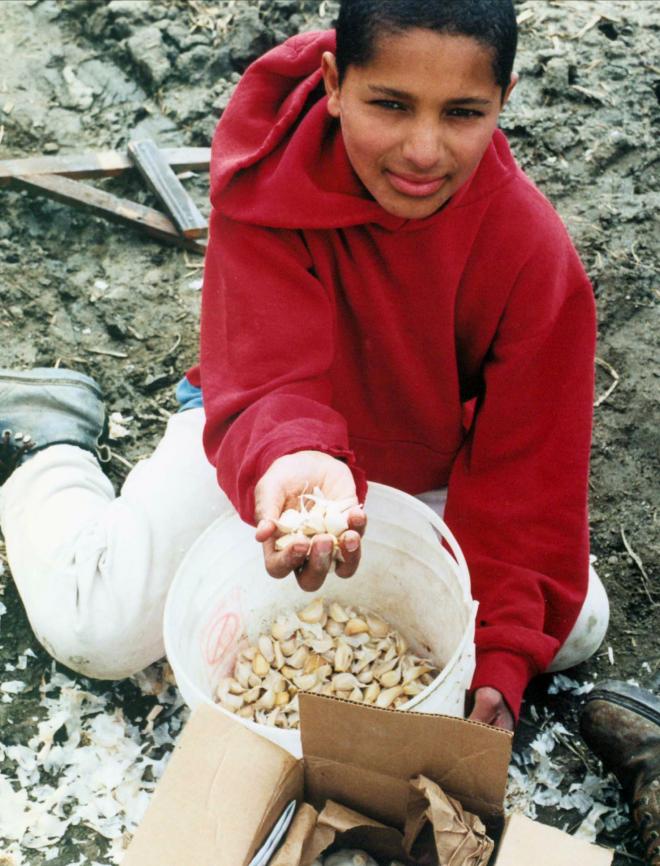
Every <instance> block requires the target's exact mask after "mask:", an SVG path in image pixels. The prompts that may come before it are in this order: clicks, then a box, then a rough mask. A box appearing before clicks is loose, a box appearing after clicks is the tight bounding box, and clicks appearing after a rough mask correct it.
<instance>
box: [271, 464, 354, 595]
mask: <svg viewBox="0 0 660 866" xmlns="http://www.w3.org/2000/svg"><path fill="white" fill-rule="evenodd" d="M314 487H320V488H321V490H322V491H323V494H324V496H326V497H327V498H328V499H333V500H353V501H354V502H355V507H354V508H351V510H350V511H349V512H348V515H347V520H348V529H347V530H346V531H345V532H344V533H342V535H341V536H340V538H339V547H340V550H341V554H342V557H343V559H344V561H343V562H339V561H338V562H337V563H336V566H335V573H336V574H337V575H338V576H339V577H351V576H352V575H353V574H355V571H356V569H357V567H358V564H359V562H360V552H361V551H360V539H361V536H362V535H363V534H364V530H365V528H366V525H367V518H366V515H365V514H364V511H363V510H362V509H361V508H360V507H359V506H358V500H357V495H356V492H355V482H354V480H353V475H352V473H351V470H350V469H349V468H348V466H347V465H346V464H345V463H343V462H342V461H341V460H337V459H336V458H335V457H331V456H330V455H329V454H325V453H323V452H322V451H298V452H296V453H295V454H287V455H285V456H284V457H279V458H278V459H277V460H275V461H274V462H273V463H272V464H271V466H270V467H269V469H268V470H267V471H266V472H265V473H264V475H263V476H262V477H261V479H260V480H259V482H258V484H257V486H256V488H255V518H256V520H257V522H258V523H257V532H256V536H255V537H256V539H257V541H259V542H261V543H262V544H263V549H264V561H265V564H266V570H267V571H268V573H269V574H270V575H271V577H275V578H282V577H286V576H287V574H289V573H290V572H291V571H293V572H295V575H296V578H297V580H298V583H299V584H300V587H301V589H304V590H307V591H308V592H314V591H315V590H317V589H318V588H319V587H320V586H321V585H322V584H323V581H324V580H325V578H326V576H327V574H328V572H329V570H330V567H331V565H332V562H333V548H334V537H333V536H332V535H330V534H328V533H323V534H319V535H315V536H313V538H311V539H309V540H306V541H305V542H302V541H301V542H300V543H298V542H296V543H294V544H290V545H289V546H288V547H285V548H284V550H281V551H280V550H276V548H275V537H276V535H277V527H276V525H275V520H277V519H278V518H279V516H280V515H281V514H282V512H283V511H285V510H286V509H287V508H294V509H298V508H299V505H300V500H299V496H300V494H301V493H303V492H309V491H311V490H312V489H313V488H314Z"/></svg>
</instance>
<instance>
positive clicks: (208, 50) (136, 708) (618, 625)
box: [0, 0, 660, 866]
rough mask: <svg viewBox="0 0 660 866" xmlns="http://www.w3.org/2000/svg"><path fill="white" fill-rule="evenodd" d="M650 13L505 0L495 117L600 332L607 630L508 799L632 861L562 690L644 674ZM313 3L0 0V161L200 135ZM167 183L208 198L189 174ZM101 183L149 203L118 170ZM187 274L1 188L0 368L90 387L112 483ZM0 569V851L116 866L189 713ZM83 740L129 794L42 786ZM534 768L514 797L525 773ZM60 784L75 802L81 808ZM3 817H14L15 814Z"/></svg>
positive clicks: (596, 466) (598, 544) (175, 323)
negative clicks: (40, 614) (590, 300)
mask: <svg viewBox="0 0 660 866" xmlns="http://www.w3.org/2000/svg"><path fill="white" fill-rule="evenodd" d="M654 6H655V4H654V3H650V2H643V0H641V2H638V0H630V2H623V0H622V2H607V0H594V2H583V0H562V2H551V0H531V2H524V3H519V4H518V13H519V18H520V29H521V33H520V52H519V57H518V61H517V69H518V72H519V73H520V76H521V81H520V84H519V86H518V88H517V91H516V93H515V96H514V98H513V100H512V102H511V104H510V106H509V107H508V108H507V110H506V112H505V113H504V115H503V117H502V126H503V127H504V129H505V130H506V132H507V134H508V135H509V138H510V141H511V143H512V146H513V149H514V151H515V153H516V155H517V157H518V159H519V161H520V162H521V164H522V165H523V167H524V168H525V169H526V170H527V171H528V172H529V174H530V175H531V177H532V178H533V179H534V180H535V181H536V183H537V184H538V185H539V186H540V188H541V189H542V190H543V192H544V193H545V194H546V195H547V196H548V197H549V198H550V199H551V200H552V201H553V203H554V204H555V205H556V207H557V208H558V210H559V211H560V213H561V214H562V216H563V218H564V220H565V221H566V223H567V225H568V227H569V229H570V231H571V233H572V236H573V238H574V240H575V243H576V245H577V247H578V249H579V251H580V253H581V256H582V258H583V261H584V262H585V265H586V268H587V270H588V272H589V275H590V277H591V279H592V281H593V285H594V290H595V294H596V299H597V303H598V310H599V321H600V325H599V335H600V342H599V349H598V356H599V361H598V365H597V369H596V374H597V396H598V405H597V407H596V409H595V432H594V445H593V459H592V479H591V524H592V545H593V553H594V554H595V555H596V556H597V558H598V560H597V569H598V570H599V572H600V574H601V576H602V578H603V581H604V583H605V585H606V587H607V590H608V592H609V595H610V599H611V606H612V618H611V626H610V631H609V634H608V637H607V639H606V643H605V645H604V646H603V648H602V650H601V651H600V652H599V653H598V655H597V656H596V657H595V658H594V659H593V660H592V661H590V662H589V663H588V664H585V665H582V666H581V667H580V668H578V669H576V670H575V671H572V672H570V676H571V678H572V682H571V681H568V682H565V681H563V680H559V681H558V680H557V679H556V678H555V679H554V680H551V678H549V677H548V678H541V679H540V680H538V681H537V682H536V683H534V684H533V685H532V687H531V688H530V690H529V692H528V695H527V701H526V703H525V707H524V711H523V716H522V721H521V724H520V726H519V729H518V732H517V735H516V741H515V753H516V756H517V763H516V766H517V767H518V772H517V775H516V774H514V775H515V778H514V779H512V786H513V787H514V788H517V789H518V795H517V797H516V796H514V797H513V799H512V802H514V801H515V802H517V804H518V807H519V808H520V807H521V805H520V804H521V803H522V807H523V808H525V809H526V810H527V811H528V812H530V813H532V814H533V813H536V814H538V815H539V817H541V818H542V819H543V820H545V821H546V822H548V823H553V824H555V825H557V826H560V827H563V828H565V829H569V830H571V831H574V830H576V828H582V830H585V827H584V826H583V825H584V821H585V818H587V819H589V820H590V821H591V823H592V824H593V825H594V828H595V829H596V830H599V829H601V828H602V827H603V824H604V825H605V829H604V830H602V832H601V833H600V835H599V841H600V842H602V843H604V844H607V845H611V846H617V847H618V849H619V851H620V852H621V853H619V854H618V855H617V860H616V863H617V864H618V866H623V864H626V866H634V864H638V863H640V862H641V860H640V856H641V849H640V847H639V846H638V844H637V842H636V839H635V836H634V834H633V833H632V832H631V830H630V828H629V825H628V823H627V822H626V820H625V814H623V813H622V812H621V810H620V803H619V801H618V793H617V788H616V786H615V785H613V784H612V783H611V780H609V781H608V782H607V784H606V785H605V786H604V787H602V788H599V789H598V791H599V792H600V794H599V796H595V797H594V799H595V801H596V806H598V803H599V802H600V803H601V805H602V802H603V801H604V802H605V805H606V806H607V808H608V809H609V810H610V812H609V815H610V820H608V821H603V820H601V818H606V817H607V810H606V809H604V808H601V809H600V810H599V809H598V808H596V809H595V812H594V803H593V802H591V803H590V802H589V801H588V800H586V801H584V800H583V801H582V802H580V798H579V797H578V795H577V794H576V792H578V793H579V794H580V796H582V794H581V793H580V792H584V791H587V792H588V791H589V790H592V791H594V790H596V788H597V785H596V788H594V784H595V783H594V779H601V778H602V773H601V771H600V767H599V764H598V762H597V761H596V760H595V759H594V758H593V757H592V756H591V755H590V754H589V753H588V752H587V751H586V749H585V748H584V746H583V744H582V743H581V741H580V739H579V736H578V735H577V733H576V731H577V727H576V710H577V707H578V706H579V700H580V698H579V696H578V694H579V692H581V691H584V689H585V688H588V684H589V683H590V682H592V681H593V680H594V679H595V678H603V677H611V676H616V677H620V678H632V679H634V680H635V681H637V682H640V683H641V684H643V685H646V686H653V685H654V683H657V681H658V668H659V661H660V627H659V626H660V621H659V618H658V606H657V603H658V601H660V591H658V590H657V587H656V588H654V585H653V584H652V580H653V568H654V564H657V546H656V541H655V538H656V537H657V517H658V498H657V489H656V490H654V485H653V480H654V479H657V477H658V466H657V438H655V437H654V432H655V429H657V415H655V413H654V410H655V407H656V405H657V398H658V370H657V368H654V365H653V361H654V359H655V358H654V356H655V354H656V352H655V351H654V347H656V346H657V345H658V339H657V337H658V325H657V318H655V317H654V315H653V313H654V307H655V305H656V303H657V299H658V285H657V274H658V269H657V265H658V259H657V252H658V250H657V243H654V232H656V234H655V240H656V242H657V224H656V223H655V222H654V216H655V214H657V211H658V204H659V203H660V201H659V199H660V194H659V193H658V186H657V170H658V152H657V149H656V147H655V146H654V137H653V136H654V134H655V135H656V136H657V125H656V128H655V130H654V128H653V126H654V121H655V123H656V124H657V119H658V101H659V100H660V68H659V67H658V65H657V63H658V60H657V58H658V56H660V52H659V51H658V20H657V16H656V20H655V22H654V21H653V17H654V14H653V13H654ZM333 12H334V10H333V6H332V4H331V3H319V2H318V0H314V2H292V0H256V2H232V0H229V2H208V3H204V2H196V0H190V2H181V0H177V2H167V3H156V2H148V0H131V2H128V0H112V2H91V0H80V2H72V0H62V2H54V0H27V2H5V3H3V4H2V9H1V10H0V57H2V58H3V62H2V64H1V66H0V159H7V158H10V157H20V156H28V155H36V154H41V153H57V152H59V153H62V154H65V153H75V152H81V151H84V150H100V149H106V148H124V147H125V146H126V143H127V142H128V140H129V139H131V138H135V137H139V136H150V137H152V138H154V139H155V140H156V141H157V142H158V143H159V144H161V145H167V146H186V145H198V146H206V145H208V144H209V143H210V140H211V136H212V133H213V129H214V126H215V124H216V122H217V119H218V117H219V116H220V114H221V112H222V110H223V108H224V107H225V105H226V104H227V100H228V97H229V95H230V94H231V92H232V89H233V87H234V86H235V84H236V81H237V80H238V78H239V76H240V73H241V72H242V70H244V69H245V67H246V65H247V64H248V63H249V62H250V61H251V60H252V59H254V58H255V57H256V56H258V55H259V54H260V53H261V52H263V51H264V50H265V49H268V48H269V47H271V46H272V45H274V44H275V43H276V42H278V41H281V40H283V39H284V38H285V37H287V36H289V35H291V34H293V33H295V32H297V31H299V30H301V29H310V28H316V27H319V26H321V27H325V26H329V24H330V22H331V20H332V14H333ZM656 140H657V139H656ZM185 182H186V185H187V187H188V189H189V190H190V191H191V193H192V194H193V196H194V197H195V198H196V200H197V201H198V202H199V204H200V206H201V207H202V209H203V210H204V211H205V212H207V205H206V194H207V190H206V187H207V177H206V176H205V175H198V176H194V177H191V178H188V179H187V180H186V181H185ZM100 185H101V186H103V187H104V188H106V189H108V190H110V191H112V192H115V193H117V194H119V195H124V196H127V197H129V198H134V199H136V200H139V201H141V202H143V203H147V204H152V205H153V206H157V204H156V202H154V201H153V200H152V198H151V196H150V194H149V193H148V192H147V191H146V190H145V189H144V187H143V184H142V183H141V182H140V180H139V179H138V178H137V177H134V176H132V177H131V176H125V177H123V178H121V179H114V180H108V181H103V182H100ZM200 282H201V261H200V260H199V258H198V257H195V255H194V254H190V253H184V252H183V251H181V250H179V249H176V248H171V247H166V246H162V245H160V244H159V243H157V242H155V241H152V240H150V239H148V238H146V237H145V236H142V235H140V234H138V233H137V232H136V231H133V230H131V229H128V228H122V227H118V226H114V225H111V224H109V223H107V222H104V221H102V220H100V219H97V218H94V217H90V216H89V215H87V214H84V213H81V212H78V211H75V210H73V209H71V208H69V207H67V206H64V205H60V204H56V203H53V202H49V201H47V200H45V199H42V198H32V197H29V196H28V195H27V194H25V193H22V192H18V191H15V190H11V189H7V188H3V189H0V298H1V304H0V366H5V367H30V366H34V365H40V366H50V365H53V364H61V365H64V366H68V367H73V368H75V369H78V370H82V371H84V372H86V373H89V374H91V375H92V376H94V377H95V378H96V379H97V380H98V381H99V382H100V384H101V386H102V388H103V391H104V393H105V395H106V397H107V405H108V409H109V411H111V412H119V413H121V415H122V417H123V418H124V419H125V426H126V429H127V430H128V435H124V436H118V438H117V439H116V441H114V442H113V443H112V448H113V452H114V457H113V460H112V462H111V464H110V466H109V470H108V471H109V473H110V475H111V477H112V478H113V480H114V481H115V482H117V484H120V483H121V480H122V478H123V477H124V476H125V474H126V472H127V471H128V466H129V465H130V464H133V463H135V461H136V460H137V459H138V458H140V457H141V456H144V455H146V454H148V453H149V452H150V450H151V449H152V448H153V446H154V444H155V443H156V442H157V440H158V437H159V436H160V434H161V431H162V429H163V423H164V419H165V418H166V417H167V415H168V413H170V412H171V411H173V409H174V399H173V388H172V386H173V385H174V383H175V382H176V381H177V380H178V379H179V378H180V376H181V374H182V372H183V371H184V370H185V369H186V368H187V367H188V366H190V365H191V364H192V363H193V362H194V361H195V359H196V352H197V325H198V316H199V298H200V294H199V288H200ZM613 386H614V388H613V390H612V387H613ZM548 399H549V400H552V394H551V393H549V394H548ZM0 555H2V556H3V555H4V551H3V549H2V547H0ZM2 571H4V573H2V574H0V584H2V589H1V591H2V593H3V594H2V596H0V598H1V599H2V604H1V605H0V613H3V612H4V615H2V616H1V618H0V679H1V680H2V683H0V691H1V692H2V698H1V701H2V702H0V731H1V739H2V745H0V779H3V780H4V781H3V783H2V784H3V785H4V787H2V785H0V798H2V797H4V798H5V799H3V800H2V802H3V803H4V804H5V807H6V806H7V803H8V802H9V800H8V799H7V798H9V799H12V798H13V800H12V802H13V806H14V807H16V802H17V800H16V798H17V797H18V796H19V793H20V791H23V793H24V794H25V792H27V793H26V794H25V795H26V796H27V800H26V801H25V802H24V803H23V806H24V809H25V810H29V808H31V807H30V803H34V802H37V801H40V802H41V807H40V809H41V811H40V812H39V818H38V820H37V818H36V817H35V816H37V811H35V812H33V813H32V817H33V819H34V820H32V829H31V831H29V832H28V833H27V835H25V836H22V834H19V833H18V831H17V830H16V824H14V825H12V826H13V829H12V827H10V826H9V825H8V824H7V819H6V818H5V825H0V826H2V827H3V832H0V836H2V835H3V833H4V834H5V835H4V839H3V840H0V852H2V851H4V857H5V858H6V859H4V860H3V859H2V857H3V855H2V854H0V862H2V863H3V864H10V863H11V864H21V863H25V864H37V863H39V864H41V863H44V862H50V863H53V864H55V866H68V864H73V863H110V862H115V863H118V862H120V860H121V851H122V850H123V846H124V845H125V844H126V842H127V840H128V839H129V838H130V833H131V830H132V829H133V828H134V826H135V822H136V821H137V820H138V819H139V815H140V814H141V812H142V811H143V809H144V806H145V805H146V800H147V799H148V792H149V790H150V788H151V787H152V786H153V780H154V779H155V778H157V777H158V776H159V775H160V772H162V767H163V765H164V763H165V761H166V757H167V754H168V752H169V750H170V749H171V743H172V740H173V738H174V737H175V736H176V733H177V730H178V728H179V727H180V725H181V722H182V720H183V719H185V716H186V709H185V708H184V707H183V706H182V704H181V701H180V699H179V698H178V697H177V695H176V691H175V689H174V688H173V687H172V686H171V685H168V683H167V681H166V678H165V680H163V676H164V673H165V674H166V671H165V672H164V671H163V668H162V667H159V666H155V667H154V668H153V669H151V670H150V671H149V672H148V673H147V674H145V675H143V676H142V677H137V678H134V679H133V680H129V681H124V682H121V683H116V684H108V683H98V682H91V681H89V680H85V679H84V678H82V677H78V676H76V675H72V674H71V673H70V672H68V671H66V670H65V669H63V668H60V667H58V666H54V665H53V664H52V662H51V659H50V658H49V657H48V656H47V654H46V653H45V652H44V651H43V650H42V649H41V648H40V647H39V646H38V644H37V643H36V641H35V639H34V637H33V635H32V633H31V630H30V628H29V624H28V622H27V620H26V618H25V615H24V612H23V609H22V606H21V603H20V600H19V599H18V597H17V594H16V591H15V588H14V586H13V583H12V580H11V575H10V573H9V570H8V568H7V566H6V560H5V565H4V569H3V568H2V563H1V562H0V572H2ZM28 650H29V651H28ZM26 651H28V652H26ZM549 684H550V689H549V690H548V686H549ZM585 684H586V686H585ZM553 692H554V694H553ZM63 707H64V708H65V709H64V711H62V708H63ZM158 707H160V708H161V709H160V710H159V709H158ZM56 711H57V712H61V714H60V716H58V719H57V721H55V722H53V715H54V714H56ZM155 713H160V715H159V716H158V717H155ZM67 720H68V721H67ZM49 725H50V727H49ZM103 725H105V726H106V727H103ZM558 725H560V726H563V728H562V727H558ZM94 726H95V727H94ZM101 729H102V730H101ZM76 731H77V733H76ZM35 738H36V739H35ZM120 746H121V749H120V748H119V747H120ZM39 749H41V759H40V761H39V760H36V759H35V754H36V752H37V751H39ZM66 749H68V750H69V751H68V752H67V754H68V756H69V757H68V758H67V759H66V760H64V759H63V758H62V755H63V754H64V752H65V751H66ZM93 749H96V751H95V752H94V751H93ZM104 749H105V751H103V750H104ZM122 749H123V750H124V751H122ZM44 750H45V751H44ZM49 750H50V758H49V759H48V760H46V759H45V756H46V755H47V753H48V752H49ZM85 750H87V751H85ZM127 750H128V751H127ZM131 750H132V751H131ZM83 753H84V754H86V755H91V754H93V755H95V759H96V760H97V762H99V761H100V762H101V763H105V765H106V766H109V765H110V764H111V763H112V760H113V759H116V760H117V761H120V764H121V766H122V767H123V771H122V772H123V778H124V779H125V780H126V779H129V778H130V779H132V780H133V782H132V789H131V792H127V790H124V791H123V794H121V795H120V794H119V793H118V789H117V788H116V787H115V788H113V787H112V784H111V783H110V782H108V780H106V783H107V786H106V789H104V790H106V793H107V798H106V802H105V804H104V805H103V806H102V807H99V808H98V809H96V810H94V809H91V806H89V803H94V802H95V798H96V799H99V798H100V796H101V795H100V793H98V794H97V793H96V791H97V790H98V791H100V790H101V788H100V787H99V788H98V789H94V788H91V789H89V788H88V789H87V793H86V794H85V793H84V791H82V789H81V788H80V785H79V784H78V787H76V784H73V783H71V784H69V787H68V788H66V790H65V789H64V788H62V787H61V786H62V785H63V784H64V782H63V779H64V777H65V775H66V773H67V772H71V771H72V768H73V767H74V765H75V760H76V756H80V755H81V754H83ZM58 755H59V756H60V759H59V763H58V761H57V760H55V758H56V757H57V756H58ZM49 761H50V763H49ZM122 761H123V762H124V763H121V762H122ZM89 775H90V774H89V768H88V770H87V776H89ZM83 777H85V771H84V769H81V768H80V767H79V775H78V777H77V778H78V779H80V778H83ZM532 777H534V781H533V784H532V787H531V788H530V789H529V790H528V791H527V793H526V794H525V791H524V790H523V789H524V788H525V784H526V782H525V781H524V780H525V779H526V778H527V779H528V780H529V779H530V778H532ZM521 779H522V781H521ZM7 785H9V788H8V787H7ZM100 785H101V783H100V782H99V786H100ZM534 785H536V787H534ZM58 786H60V787H59V791H60V793H59V795H58V794H57V791H58ZM115 786H116V782H115ZM553 787H554V788H557V789H558V790H560V793H561V794H562V797H563V798H564V799H563V800H562V801H561V802H558V800H557V796H555V795H553V793H552V792H553ZM521 791H522V793H521ZM52 792H55V793H54V794H53V793H52ZM76 792H77V793H76ZM145 792H146V793H145ZM530 792H531V793H530ZM571 792H572V793H571ZM51 794H52V802H51V803H50V805H48V803H47V802H46V804H45V805H44V802H45V801H47V800H48V796H51ZM569 795H570V796H569ZM525 797H527V799H526V800H525ZM571 797H572V798H573V799H572V800H571V799H570V798H571ZM567 798H568V799H567ZM81 799H87V800H88V801H89V803H88V805H87V807H86V811H85V810H84V809H82V808H81V807H80V806H79V801H80V800H81ZM515 802H514V805H515ZM35 808H36V807H35ZM15 811H16V810H15ZM19 813H20V814H19ZM3 814H5V815H7V810H6V809H5V811H4V812H3ZM21 814H23V813H21V810H20V808H19V809H18V811H16V816H18V817H17V821H18V824H19V825H20V820H21ZM26 814H27V812H26ZM53 816H58V818H57V819H56V818H55V817H53ZM599 816H601V817H599ZM617 816H618V817H617ZM23 817H24V816H23ZM58 821H59V823H58ZM49 822H50V823H49ZM62 822H64V823H62ZM28 823H29V822H28ZM64 826H66V831H65V832H63V831H62V827H64ZM587 829H588V828H587ZM12 833H13V834H14V835H12ZM21 838H22V841H20V840H21Z"/></svg>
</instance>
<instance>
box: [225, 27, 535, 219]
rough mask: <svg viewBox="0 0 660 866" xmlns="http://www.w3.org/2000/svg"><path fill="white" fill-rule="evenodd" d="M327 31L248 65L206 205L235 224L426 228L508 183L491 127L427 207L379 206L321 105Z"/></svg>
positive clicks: (507, 165) (505, 160)
mask: <svg viewBox="0 0 660 866" xmlns="http://www.w3.org/2000/svg"><path fill="white" fill-rule="evenodd" d="M334 50H335V31H334V30H325V31H316V32H311V33H302V34H299V35H297V36H293V37H292V38H291V39H288V40H287V41H286V42H284V43H283V44H282V45H279V46H277V47H276V48H273V49H272V50H271V51H269V52H267V53H266V54H264V55H263V56H262V57H260V58H259V59H258V60H256V61H255V62H254V63H253V64H252V65H251V66H249V67H248V69H247V70H246V72H245V73H244V75H243V77H242V78H241V80H240V82H239V84H238V86H237V87H236V90H235V92H234V94H233V96H232V98H231V100H230V102H229V105H228V106H227V108H226V109H225V111H224V113H223V115H222V118H221V119H220V122H219V123H218V126H217V129H216V132H215V136H214V138H213V145H212V152H211V203H212V204H213V207H214V208H216V209H217V210H219V211H220V212H221V213H223V214H224V215H225V216H227V217H229V218H231V219H234V220H237V221H239V222H247V223H250V224H254V225H263V226H270V227H272V228H288V229H328V228H342V227H347V226H351V225H358V224H364V223H376V224H378V225H380V226H382V227H383V228H385V229H387V230H390V231H393V230H398V229H400V228H408V229H414V228H416V227H422V226H426V225H427V224H428V222H429V221H430V220H434V219H436V218H437V217H438V215H439V214H441V213H442V214H444V213H446V212H447V211H448V210H450V209H453V208H455V207H459V206H465V205H468V204H470V203H472V202H473V201H476V200H477V199H480V198H482V197H483V196H485V195H488V194H490V193H491V192H493V191H494V190H495V189H497V188H499V187H500V186H502V185H503V184H505V183H508V182H509V181H510V180H512V179H513V177H514V176H515V175H516V174H517V172H518V168H517V165H516V163H515V160H514V159H513V156H512V154H511V152H510V150H509V146H508V143H507V141H506V138H505V137H504V135H503V133H501V132H500V131H499V130H496V132H495V134H494V136H493V139H492V141H491V143H490V144H489V146H488V148H487V150H486V152H485V154H484V156H483V157H482V159H481V162H480V163H479V166H478V167H477V169H476V170H475V172H474V173H473V174H472V176H471V177H470V178H469V179H468V180H467V182H466V183H465V184H463V186H462V187H461V188H460V189H459V190H458V192H457V193H455V195H454V196H452V198H451V199H450V201H449V202H448V203H447V204H446V205H445V206H444V207H443V208H442V209H441V210H440V211H438V212H437V213H436V214H432V215H431V216H429V217H426V218H425V219H421V220H406V219H402V218H401V217H397V216H393V215H392V214H389V213H388V212H387V211H385V210H384V209H383V208H382V207H381V206H380V205H379V204H378V203H377V202H376V201H374V200H373V199H372V198H370V197H369V194H368V193H367V191H366V190H365V189H364V187H363V186H362V184H361V182H360V180H359V178H358V177H357V175H356V174H355V172H354V171H353V168H352V166H351V164H350V161H349V159H348V156H347V154H346V150H345V148H344V142H343V138H342V134H341V128H340V124H339V121H338V120H336V119H335V118H333V117H331V116H330V115H329V114H328V111H327V97H326V95H325V91H324V87H323V79H322V75H321V57H322V55H323V52H324V51H332V52H334Z"/></svg>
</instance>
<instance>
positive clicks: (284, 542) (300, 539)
mask: <svg viewBox="0 0 660 866" xmlns="http://www.w3.org/2000/svg"><path fill="white" fill-rule="evenodd" d="M297 543H300V544H309V539H308V538H307V536H306V535H304V534H303V533H302V532H293V533H291V534H290V535H280V537H279V538H276V539H275V550H284V549H285V548H287V547H289V545H291V544H297Z"/></svg>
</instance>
